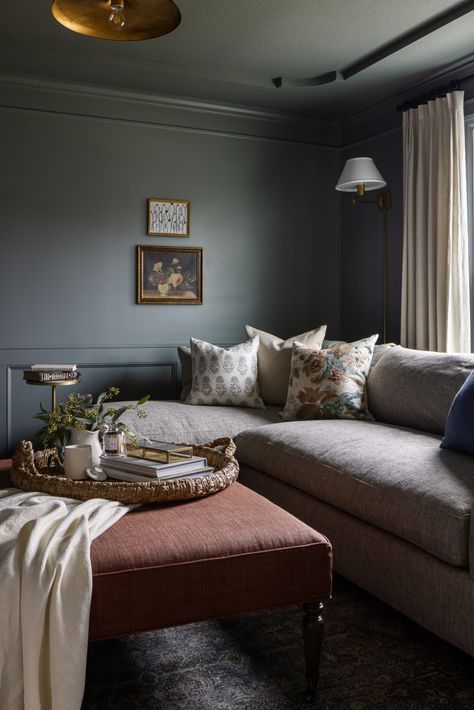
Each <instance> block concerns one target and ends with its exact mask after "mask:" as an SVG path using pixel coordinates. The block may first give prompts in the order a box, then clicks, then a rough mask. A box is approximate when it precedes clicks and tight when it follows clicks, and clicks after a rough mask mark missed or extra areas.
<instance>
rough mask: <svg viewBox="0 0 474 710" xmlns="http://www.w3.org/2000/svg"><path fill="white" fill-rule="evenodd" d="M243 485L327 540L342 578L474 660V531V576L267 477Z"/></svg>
mask: <svg viewBox="0 0 474 710" xmlns="http://www.w3.org/2000/svg"><path fill="white" fill-rule="evenodd" d="M239 480H241V481H242V482H243V483H244V484H245V485H247V486H249V487H250V488H252V489H253V490H255V491H257V492H259V493H260V494H262V495H265V496H266V497H267V498H269V499H270V500H271V501H272V502H274V503H276V504H277V505H280V506H282V507H284V508H285V510H288V511H290V512H291V513H292V514H293V515H296V516H298V517H299V518H300V520H304V522H305V523H307V524H308V525H311V526H313V527H317V529H318V530H319V531H320V532H322V533H323V534H324V535H326V536H327V537H328V538H329V539H330V540H331V543H332V545H333V548H334V569H335V570H336V571H337V572H339V573H340V574H342V575H344V576H345V577H347V579H350V580H351V581H352V582H354V583H355V584H358V585H359V586H360V587H362V588H363V589H366V590H367V591H368V592H370V593H371V594H374V595H375V596H377V597H378V598H379V599H382V600H383V601H384V602H386V603H387V604H390V606H392V607H393V608H394V609H397V610H398V611H400V612H402V613H403V614H406V615H407V616H409V617H410V618H411V619H414V620H415V621H416V622H417V623H418V624H421V626H424V627H425V628H427V629H429V630H430V631H432V632H433V633H435V634H437V635H438V636H440V637H441V638H443V639H445V640H446V641H449V643H454V644H455V645H456V646H458V647H459V648H461V649H462V650H464V651H466V653H469V654H471V655H472V656H474V576H473V574H472V570H474V553H473V550H474V529H472V528H473V526H471V542H470V549H471V561H470V569H471V574H470V573H469V571H468V570H466V569H464V568H461V567H454V566H452V565H449V564H446V563H445V562H442V561H441V560H439V559H437V558H436V557H433V556H432V555H430V554H428V553H427V552H425V551H424V550H421V549H420V548H419V547H417V546H416V545H412V544H411V543H409V542H406V541H405V540H403V539H401V538H399V537H397V536H395V535H392V534H391V533H389V532H385V531H384V530H380V528H377V527H374V526H373V525H370V524H369V523H366V522H364V521H362V520H359V519H358V518H356V517H354V516H353V515H350V514H348V513H345V512H344V511H342V510H338V509H337V508H335V507H334V506H332V505H329V504H328V503H324V502H323V501H320V500H318V499H316V498H314V496H312V495H310V494H308V493H306V492H305V491H302V490H299V489H298V488H295V487H294V486H291V485H288V484H287V483H284V482H283V481H281V480H278V479H276V478H273V477H272V476H269V475H267V474H265V473H262V472H261V471H256V470H255V469H253V468H250V467H247V466H245V465H241V467H240V479H239Z"/></svg>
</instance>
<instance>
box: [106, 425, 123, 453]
mask: <svg viewBox="0 0 474 710" xmlns="http://www.w3.org/2000/svg"><path fill="white" fill-rule="evenodd" d="M103 445H104V455H105V456H121V455H122V454H123V453H124V448H125V437H124V433H123V431H122V430H121V429H119V428H118V427H115V426H112V427H110V429H107V431H105V432H104V441H103Z"/></svg>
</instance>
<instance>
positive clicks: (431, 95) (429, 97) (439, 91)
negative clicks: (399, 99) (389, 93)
mask: <svg viewBox="0 0 474 710" xmlns="http://www.w3.org/2000/svg"><path fill="white" fill-rule="evenodd" d="M470 78H471V77H465V79H470ZM460 88H461V81H460V80H459V79H455V80H454V81H451V82H450V83H449V84H446V85H445V86H438V87H437V88H436V89H432V90H431V91H428V92H427V93H426V94H420V96H414V97H413V98H412V99H408V101H404V103H402V104H400V105H399V106H397V111H399V112H400V111H408V109H410V108H418V106H419V105H420V104H426V103H427V102H428V101H434V100H435V99H439V98H441V96H446V94H448V93H449V92H450V91H458V90H459V89H460Z"/></svg>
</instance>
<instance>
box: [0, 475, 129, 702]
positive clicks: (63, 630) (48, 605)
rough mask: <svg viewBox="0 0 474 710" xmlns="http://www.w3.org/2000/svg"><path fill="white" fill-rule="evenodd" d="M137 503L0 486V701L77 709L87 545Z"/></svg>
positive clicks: (85, 625)
mask: <svg viewBox="0 0 474 710" xmlns="http://www.w3.org/2000/svg"><path fill="white" fill-rule="evenodd" d="M131 507H133V506H125V505H122V504H121V503H116V502H114V501H107V500H102V499H97V498H95V499H92V500H88V501H85V502H82V501H77V500H72V499H70V498H58V497H56V496H50V495H47V494H44V493H23V492H21V491H19V490H18V489H16V488H9V489H6V490H2V491H0V708H1V709H2V710H79V709H80V707H81V702H82V696H83V693H84V680H85V671H86V661H87V641H88V633H89V611H90V601H91V595H92V568H91V560H90V545H91V542H92V540H93V539H94V538H96V537H98V536H99V535H100V534H101V533H103V532H105V530H107V528H109V527H110V526H111V525H113V523H115V522H116V521H117V520H119V518H121V517H122V516H123V515H124V514H125V513H126V512H127V511H128V510H130V508H131Z"/></svg>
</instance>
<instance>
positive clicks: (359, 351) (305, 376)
mask: <svg viewBox="0 0 474 710" xmlns="http://www.w3.org/2000/svg"><path fill="white" fill-rule="evenodd" d="M377 338H378V335H372V336H370V338H364V339H363V340H357V341H356V342H354V343H342V344H340V345H335V346H334V347H332V348H327V349H326V350H310V349H308V348H305V347H304V346H302V345H301V344H300V343H295V344H294V345H293V355H292V359H291V375H290V384H289V388H288V396H287V399H286V405H285V409H284V411H283V412H282V414H281V416H282V417H283V419H372V416H371V414H370V412H369V410H368V407H367V393H366V387H365V383H366V379H367V373H368V372H369V368H370V362H371V360H372V354H373V351H374V345H375V343H376V341H377Z"/></svg>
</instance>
